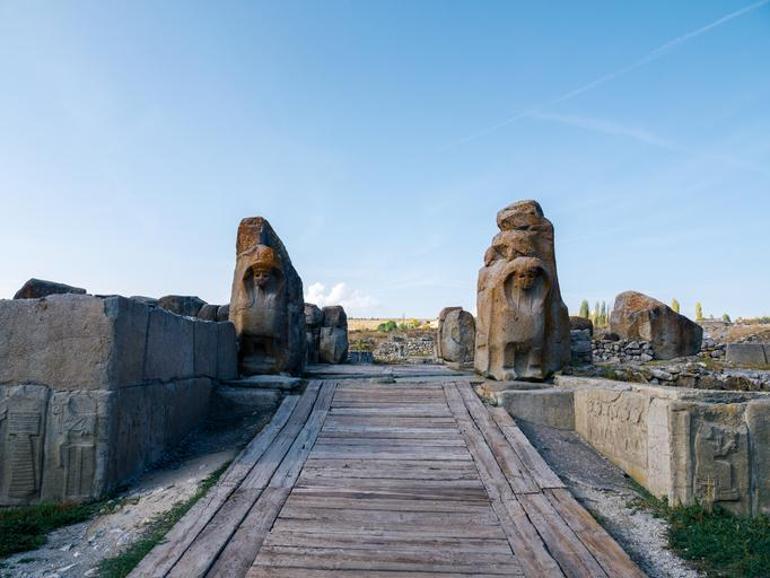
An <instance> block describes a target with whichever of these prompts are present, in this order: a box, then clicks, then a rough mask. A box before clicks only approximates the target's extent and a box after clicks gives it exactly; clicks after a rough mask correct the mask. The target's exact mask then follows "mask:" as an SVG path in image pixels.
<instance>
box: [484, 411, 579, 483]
mask: <svg viewBox="0 0 770 578" xmlns="http://www.w3.org/2000/svg"><path fill="white" fill-rule="evenodd" d="M489 413H490V414H491V415H492V418H493V419H494V420H495V422H496V423H497V425H498V426H499V427H500V430H501V431H502V432H503V435H504V436H505V439H507V440H508V443H509V444H510V445H511V447H512V448H513V451H515V452H516V455H518V456H519V459H520V460H521V463H522V464H524V467H525V468H526V470H527V472H528V473H529V475H530V476H531V477H532V479H533V480H534V481H535V483H536V484H537V485H538V487H539V488H541V489H546V488H564V487H565V486H564V482H562V481H561V480H560V479H559V476H557V475H556V474H555V473H554V471H553V470H552V469H551V468H550V466H549V465H548V464H547V463H546V462H545V460H544V459H543V457H542V456H541V455H540V454H539V453H538V451H537V450H536V449H535V448H534V447H533V446H532V444H531V443H530V442H529V440H528V439H527V436H525V435H524V433H523V432H522V431H521V430H520V429H519V428H518V426H517V425H516V423H515V422H514V421H513V418H511V416H510V415H509V414H508V412H507V411H505V409H503V408H502V407H495V408H490V410H489Z"/></svg>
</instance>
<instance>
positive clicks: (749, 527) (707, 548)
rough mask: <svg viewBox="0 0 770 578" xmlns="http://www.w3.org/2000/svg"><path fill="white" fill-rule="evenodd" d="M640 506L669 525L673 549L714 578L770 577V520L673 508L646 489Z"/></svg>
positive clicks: (717, 510) (641, 490)
mask: <svg viewBox="0 0 770 578" xmlns="http://www.w3.org/2000/svg"><path fill="white" fill-rule="evenodd" d="M637 489H638V491H639V493H640V494H641V496H642V497H641V498H640V499H639V500H638V502H637V505H639V506H641V507H644V508H645V509H648V510H651V511H652V513H653V514H654V515H656V516H658V517H660V518H663V519H665V520H666V521H667V522H668V524H669V529H668V542H669V545H670V546H671V549H672V550H674V551H675V552H676V553H677V554H679V556H681V557H682V558H684V559H685V560H689V561H691V562H692V563H693V564H694V565H695V566H696V567H697V568H698V569H699V570H701V571H703V572H704V573H705V574H706V575H707V576H711V577H719V578H723V577H730V578H760V577H767V576H770V517H768V516H766V515H763V516H757V517H755V518H745V517H741V516H735V515H733V514H731V513H730V512H728V511H726V510H723V509H721V508H714V509H713V510H712V509H709V508H705V507H704V506H702V505H694V506H677V507H671V506H669V505H668V503H667V501H665V500H659V499H657V498H655V497H654V496H652V495H651V494H649V493H648V492H647V491H646V490H645V489H644V488H641V487H638V488H637Z"/></svg>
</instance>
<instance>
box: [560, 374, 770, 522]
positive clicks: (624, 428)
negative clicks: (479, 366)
mask: <svg viewBox="0 0 770 578" xmlns="http://www.w3.org/2000/svg"><path fill="white" fill-rule="evenodd" d="M557 381H558V383H559V385H565V384H569V385H571V386H572V387H573V388H574V400H575V430H576V431H577V432H578V433H579V434H580V435H581V436H582V437H583V438H584V439H585V440H586V441H588V442H589V443H590V444H591V445H593V446H594V447H595V448H596V449H597V450H599V451H600V452H601V453H602V454H604V455H605V456H606V457H607V458H608V459H609V460H610V461H612V462H613V463H615V464H617V465H618V466H620V467H621V468H622V469H623V470H624V471H626V472H627V473H628V474H629V475H630V476H632V477H633V478H634V479H636V480H637V481H638V482H639V483H640V484H642V485H643V486H645V487H646V488H647V489H648V490H650V491H651V492H652V493H654V494H655V495H657V496H660V497H663V496H665V497H667V498H668V499H669V501H670V502H671V503H673V504H679V503H681V504H693V503H696V502H699V503H712V504H718V505H719V506H721V507H723V508H725V509H728V510H730V511H732V512H734V513H736V514H742V515H747V514H756V513H759V512H767V511H768V510H770V484H768V482H767V481H766V480H768V479H770V450H768V447H770V431H768V428H769V427H770V426H768V425H767V424H768V423H770V395H767V394H762V393H753V392H752V393H736V392H707V391H703V390H692V389H685V388H673V387H663V386H657V387H656V386H647V385H641V384H631V383H619V382H609V381H606V380H595V379H580V378H562V377H560V378H559V379H558V380H557Z"/></svg>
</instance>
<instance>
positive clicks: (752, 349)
mask: <svg viewBox="0 0 770 578" xmlns="http://www.w3.org/2000/svg"><path fill="white" fill-rule="evenodd" d="M767 347H768V346H767V345H765V344H762V343H728V344H727V357H726V359H727V361H729V362H731V363H734V364H735V365H738V366H749V367H756V366H763V365H768V363H769V362H768V357H767V355H766V353H765V350H766V348H767Z"/></svg>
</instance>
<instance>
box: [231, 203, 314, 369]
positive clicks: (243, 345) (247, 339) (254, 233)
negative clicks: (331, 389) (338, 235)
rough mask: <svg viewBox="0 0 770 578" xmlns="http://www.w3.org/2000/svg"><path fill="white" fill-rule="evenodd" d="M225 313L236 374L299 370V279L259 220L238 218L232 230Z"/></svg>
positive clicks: (301, 327) (269, 229) (302, 338)
mask: <svg viewBox="0 0 770 578" xmlns="http://www.w3.org/2000/svg"><path fill="white" fill-rule="evenodd" d="M229 315H230V321H232V322H233V324H235V329H236V333H237V334H238V340H239V352H238V358H239V365H240V372H241V374H242V375H254V374H259V373H280V372H287V373H291V374H299V373H301V372H302V369H303V367H304V361H305V314H304V300H303V298H302V280H301V279H300V278H299V275H298V274H297V272H296V271H295V270H294V267H293V266H292V264H291V261H290V260H289V256H288V253H287V252H286V249H285V248H284V246H283V243H281V241H280V239H279V238H278V236H277V235H276V234H275V232H274V231H273V229H272V227H270V224H269V223H268V222H267V221H266V220H265V219H262V218H261V217H254V218H251V219H244V220H243V221H241V224H240V226H239V227H238V242H237V259H236V265H235V275H234V278H233V289H232V295H231V298H230V311H229Z"/></svg>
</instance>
